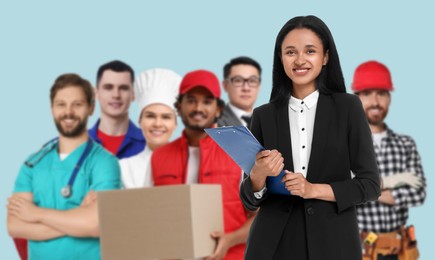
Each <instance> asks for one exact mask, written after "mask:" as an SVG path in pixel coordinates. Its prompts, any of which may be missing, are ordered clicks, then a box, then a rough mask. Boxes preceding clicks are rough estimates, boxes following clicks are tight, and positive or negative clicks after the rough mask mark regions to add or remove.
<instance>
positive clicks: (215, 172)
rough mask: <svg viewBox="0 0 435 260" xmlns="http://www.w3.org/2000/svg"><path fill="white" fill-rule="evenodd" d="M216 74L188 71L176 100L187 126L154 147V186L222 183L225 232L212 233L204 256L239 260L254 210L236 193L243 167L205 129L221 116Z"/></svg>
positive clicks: (219, 93)
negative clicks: (210, 245)
mask: <svg viewBox="0 0 435 260" xmlns="http://www.w3.org/2000/svg"><path fill="white" fill-rule="evenodd" d="M220 95H221V90H220V86H219V80H218V78H217V77H216V76H215V75H214V74H213V73H211V72H209V71H206V70H196V71H192V72H190V73H187V74H186V75H185V76H184V78H183V80H182V81H181V84H180V89H179V96H178V98H177V101H176V103H175V107H176V109H177V112H178V115H179V116H180V117H181V119H182V121H183V124H184V126H185V128H184V131H183V133H182V136H181V137H180V138H178V139H177V140H175V141H173V142H171V143H169V144H167V145H165V146H163V147H160V148H158V149H156V150H155V151H154V153H153V155H152V158H151V168H152V174H153V179H154V185H155V186H159V185H172V184H192V183H209V184H210V183H212V184H220V185H221V186H222V199H223V211H224V229H225V231H224V232H214V233H212V234H211V236H212V237H213V238H215V239H216V240H217V245H216V249H215V252H214V253H213V255H211V256H209V257H207V258H206V259H227V260H241V259H243V254H244V251H245V242H246V239H247V237H248V231H249V228H250V226H251V223H252V220H253V214H252V213H251V214H249V213H247V212H246V211H245V209H244V207H243V205H242V202H241V201H240V198H239V186H240V182H241V178H242V171H241V169H240V168H239V167H238V166H237V164H236V163H235V162H234V161H233V160H232V159H231V158H230V157H229V156H228V155H227V154H226V153H225V152H224V151H223V150H222V149H221V148H220V147H219V146H218V145H217V144H216V143H215V142H214V141H213V140H212V139H211V138H210V137H209V136H208V135H207V134H206V132H205V131H204V129H205V128H210V127H214V126H215V125H216V121H217V119H218V118H219V116H220V115H221V112H222V109H223V107H224V102H223V101H222V100H221V98H220Z"/></svg>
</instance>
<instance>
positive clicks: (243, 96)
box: [218, 56, 261, 126]
mask: <svg viewBox="0 0 435 260" xmlns="http://www.w3.org/2000/svg"><path fill="white" fill-rule="evenodd" d="M222 85H223V87H224V90H225V91H226V92H227V93H228V99H229V103H228V104H227V105H226V106H225V108H224V110H223V112H222V116H221V117H220V118H219V119H218V126H233V125H244V126H249V123H250V122H251V115H252V111H253V109H254V103H255V101H256V100H257V97H258V92H259V90H260V85H261V67H260V64H259V63H258V62H257V61H255V60H253V59H251V58H249V57H245V56H242V57H237V58H234V59H232V60H230V62H228V63H227V64H225V66H224V80H223V82H222Z"/></svg>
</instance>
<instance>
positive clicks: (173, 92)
mask: <svg viewBox="0 0 435 260" xmlns="http://www.w3.org/2000/svg"><path fill="white" fill-rule="evenodd" d="M180 82H181V76H180V75H178V74H177V73H175V72H174V71H172V70H169V69H161V68H155V69H150V70H147V71H144V72H142V73H140V74H139V75H138V76H137V77H136V81H135V82H134V94H135V97H136V102H137V103H138V105H139V109H140V110H139V111H142V109H144V107H146V106H148V105H151V104H155V103H159V104H163V105H167V106H168V107H169V108H171V109H173V110H175V107H174V103H175V101H176V98H177V95H178V89H179V87H180Z"/></svg>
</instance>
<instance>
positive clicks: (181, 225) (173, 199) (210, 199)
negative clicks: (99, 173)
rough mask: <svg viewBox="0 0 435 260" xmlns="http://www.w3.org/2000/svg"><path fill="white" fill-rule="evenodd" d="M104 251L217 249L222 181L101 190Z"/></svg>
mask: <svg viewBox="0 0 435 260" xmlns="http://www.w3.org/2000/svg"><path fill="white" fill-rule="evenodd" d="M97 194H98V211H99V220H100V241H101V256H102V259H104V260H110V259H180V258H197V257H205V256H208V255H211V254H212V253H213V252H214V249H215V246H216V242H215V240H214V239H212V238H211V237H210V233H211V232H213V231H223V230H224V228H223V227H224V226H223V212H222V210H223V209H222V191H221V186H220V185H214V184H192V185H171V186H161V187H153V188H140V189H129V190H115V191H103V192H98V193H97Z"/></svg>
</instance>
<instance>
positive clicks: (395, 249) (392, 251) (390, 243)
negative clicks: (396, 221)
mask: <svg viewBox="0 0 435 260" xmlns="http://www.w3.org/2000/svg"><path fill="white" fill-rule="evenodd" d="M360 235H361V241H362V243H363V248H364V249H363V260H376V259H378V255H398V258H399V260H417V259H418V256H419V253H418V248H417V240H416V239H415V230H414V226H412V225H411V226H408V227H406V228H405V227H403V226H402V227H401V228H400V229H399V230H397V231H394V232H388V233H374V232H361V234H360Z"/></svg>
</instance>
